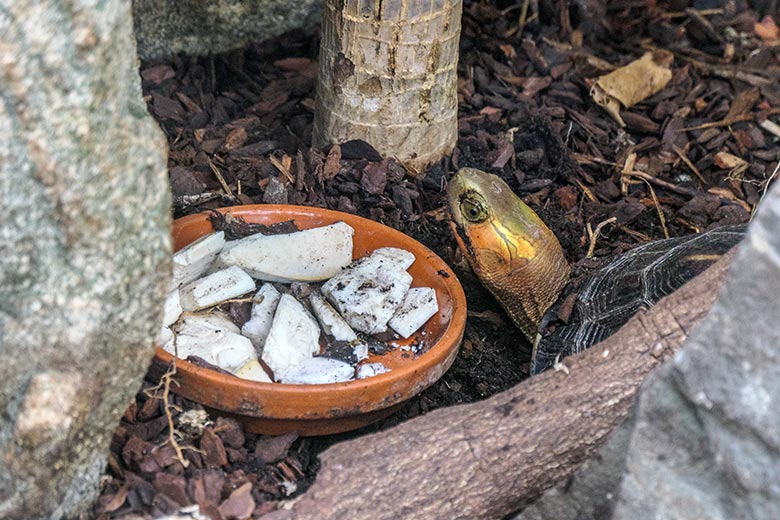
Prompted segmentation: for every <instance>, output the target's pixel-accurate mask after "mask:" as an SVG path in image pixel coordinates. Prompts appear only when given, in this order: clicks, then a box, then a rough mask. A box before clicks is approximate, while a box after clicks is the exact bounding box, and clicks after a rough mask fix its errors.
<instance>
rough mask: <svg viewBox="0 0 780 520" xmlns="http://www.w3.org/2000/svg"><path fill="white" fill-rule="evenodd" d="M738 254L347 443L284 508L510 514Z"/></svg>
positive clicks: (616, 417) (693, 314)
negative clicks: (582, 338) (440, 405)
mask: <svg viewBox="0 0 780 520" xmlns="http://www.w3.org/2000/svg"><path fill="white" fill-rule="evenodd" d="M732 256H733V253H729V254H728V255H726V256H725V257H724V258H723V259H721V260H720V261H719V262H717V263H716V264H715V265H713V266H712V267H710V268H709V269H708V270H707V271H705V272H704V273H702V274H701V275H699V276H697V277H696V278H695V279H693V280H692V281H691V282H689V283H688V284H686V285H685V286H683V287H682V288H681V289H680V290H678V291H677V292H675V293H673V294H672V295H670V296H668V297H667V298H664V299H663V300H661V301H660V302H659V303H657V304H656V305H655V306H654V307H653V308H652V309H650V310H648V311H642V312H640V313H638V314H637V315H635V316H634V317H633V318H632V319H631V320H630V321H629V322H628V323H627V324H626V325H625V326H624V327H623V328H621V329H620V330H619V331H618V332H617V333H616V334H614V335H613V336H611V337H609V338H607V339H606V340H605V341H603V342H601V343H599V344H598V345H596V346H594V347H592V348H591V349H589V350H586V351H584V352H581V353H580V354H577V355H575V356H572V357H569V358H566V359H565V360H564V361H563V363H564V365H565V367H566V370H558V371H548V372H545V373H543V374H541V375H539V376H536V377H533V378H531V379H528V380H526V381H524V382H523V383H521V384H519V385H517V386H515V387H513V388H511V389H510V390H507V391H506V392H503V393H501V394H498V395H496V396H493V397H492V398H490V399H487V400H485V401H482V402H479V403H473V404H469V405H463V406H456V407H451V408H445V409H440V410H436V411H434V412H432V413H430V414H428V415H426V416H423V417H419V418H417V419H414V420H411V421H409V422H406V423H404V424H401V425H399V426H397V427H395V428H392V429H390V430H386V431H383V432H380V433H376V434H373V435H368V436H365V437H361V438H358V439H355V440H352V441H349V442H345V443H342V444H337V445H335V446H333V447H331V448H330V449H328V450H327V451H325V452H324V453H323V454H322V456H321V461H322V468H321V470H320V472H319V474H318V475H317V479H316V481H315V482H314V484H313V485H312V487H311V488H310V489H309V490H308V491H307V492H306V493H305V494H304V495H302V496H301V497H300V498H299V499H297V500H295V501H292V502H290V503H287V504H285V505H284V509H282V510H279V511H276V512H274V513H273V514H271V515H268V518H273V519H281V518H285V519H305V518H319V519H328V518H351V519H362V518H366V519H371V520H384V519H395V518H405V519H417V518H419V519H430V518H469V519H471V518H501V517H502V516H504V515H506V514H509V513H511V512H513V511H517V510H518V509H520V508H521V507H523V506H524V505H527V504H528V503H529V502H531V501H532V500H533V499H535V498H537V497H538V496H539V495H540V494H541V493H542V492H543V491H545V490H546V489H548V488H550V487H552V486H553V485H554V484H556V483H557V482H560V481H562V480H564V479H566V478H567V477H569V476H570V475H571V474H572V473H573V472H574V471H575V470H576V469H577V467H578V466H579V465H580V464H581V463H582V462H583V461H584V460H586V459H587V458H588V457H589V456H590V455H591V454H593V453H594V451H595V450H596V449H597V448H598V447H599V446H600V445H601V444H602V443H603V442H604V440H605V438H606V437H607V435H608V434H609V433H610V432H611V431H612V430H613V429H614V428H615V427H616V426H617V425H618V424H620V423H621V421H623V419H624V418H625V417H626V416H627V414H628V412H629V410H630V408H631V406H632V403H633V400H634V396H635V394H636V392H637V390H638V388H639V386H640V384H641V383H642V381H643V380H644V379H645V377H646V376H647V375H648V374H649V373H650V372H651V371H652V370H653V369H654V368H656V367H658V366H659V365H660V364H661V363H662V362H663V361H664V360H665V359H668V358H669V357H670V356H672V355H673V354H674V353H675V352H676V351H677V350H678V349H679V348H680V346H681V345H682V343H683V342H684V341H685V339H686V338H687V337H688V334H689V333H690V332H691V330H692V329H693V328H694V327H696V326H697V324H698V323H699V322H700V321H701V319H702V318H703V317H704V316H705V315H706V314H707V312H708V310H709V308H710V306H711V305H712V303H713V302H714V301H715V298H716V296H717V292H718V287H719V286H720V284H721V282H722V280H723V278H724V276H725V274H726V271H727V268H728V265H729V261H730V259H731V257H732Z"/></svg>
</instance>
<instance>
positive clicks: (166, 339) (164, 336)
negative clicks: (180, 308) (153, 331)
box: [157, 327, 175, 355]
mask: <svg viewBox="0 0 780 520" xmlns="http://www.w3.org/2000/svg"><path fill="white" fill-rule="evenodd" d="M173 341H174V336H173V331H172V330H171V329H170V328H169V327H162V328H161V329H160V335H159V336H157V344H158V345H159V346H160V348H162V349H163V350H164V351H166V352H168V353H169V354H174V352H173V346H174V345H173ZM174 355H175V354H174Z"/></svg>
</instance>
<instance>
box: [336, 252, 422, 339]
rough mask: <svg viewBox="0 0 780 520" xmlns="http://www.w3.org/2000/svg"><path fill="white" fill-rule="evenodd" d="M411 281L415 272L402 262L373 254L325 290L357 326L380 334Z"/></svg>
mask: <svg viewBox="0 0 780 520" xmlns="http://www.w3.org/2000/svg"><path fill="white" fill-rule="evenodd" d="M411 284H412V276H411V275H410V274H409V273H407V272H406V270H404V269H402V268H401V267H400V264H399V263H398V262H396V261H393V260H390V259H388V258H387V256H385V255H382V254H379V255H373V254H372V255H371V256H369V257H367V258H363V259H361V260H358V261H357V262H354V263H353V264H352V265H351V266H349V267H348V268H346V269H344V270H343V271H342V272H340V273H339V274H337V275H336V276H334V277H333V278H331V279H330V280H328V281H327V282H325V284H324V285H323V286H322V289H321V290H322V294H324V295H325V297H326V298H327V299H328V300H329V301H330V302H331V303H332V304H333V305H334V306H335V307H336V309H338V311H339V313H340V314H341V316H342V317H343V318H344V319H345V320H346V322H347V323H349V325H350V326H351V327H352V328H353V329H355V330H358V331H360V332H365V333H366V334H377V333H379V332H384V331H385V330H387V322H388V321H389V320H390V318H391V317H392V316H393V314H395V311H396V310H397V309H398V307H399V306H400V305H401V302H403V299H404V295H405V294H406V291H407V290H409V286H410V285H411Z"/></svg>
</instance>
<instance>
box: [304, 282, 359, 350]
mask: <svg viewBox="0 0 780 520" xmlns="http://www.w3.org/2000/svg"><path fill="white" fill-rule="evenodd" d="M309 303H311V309H312V310H313V311H314V315H315V316H317V320H319V322H320V325H321V326H322V330H323V331H324V332H325V334H329V335H331V336H333V339H335V340H336V341H355V340H356V339H358V337H357V334H355V331H354V330H352V327H350V326H349V324H348V323H347V322H346V321H344V318H342V317H341V315H340V314H339V313H338V312H336V309H334V308H333V307H331V305H330V304H329V303H328V302H327V301H326V300H325V298H323V296H322V295H321V294H320V293H317V292H313V293H311V294H310V295H309Z"/></svg>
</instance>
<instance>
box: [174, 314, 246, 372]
mask: <svg viewBox="0 0 780 520" xmlns="http://www.w3.org/2000/svg"><path fill="white" fill-rule="evenodd" d="M176 333H177V334H176V350H177V351H176V352H171V351H169V352H171V353H172V354H174V355H178V357H180V358H182V359H187V357H189V356H198V357H200V358H202V359H204V360H205V361H207V362H208V363H211V364H212V365H217V366H219V367H221V368H224V369H225V370H228V371H231V370H236V369H237V368H239V367H240V366H241V365H243V364H244V363H246V361H248V360H249V359H251V357H254V356H256V354H255V350H254V347H253V346H252V342H251V341H249V339H248V338H245V337H244V336H242V335H241V334H239V333H238V327H236V325H235V324H234V323H233V322H232V321H230V319H229V318H227V317H226V316H225V315H224V314H221V313H213V314H205V315H197V314H196V315H191V316H186V315H185V317H184V319H182V321H181V323H180V324H179V325H178V326H177V327H176ZM166 350H167V349H166ZM220 357H221V359H220ZM242 359H243V361H242ZM223 365H224V366H223Z"/></svg>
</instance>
